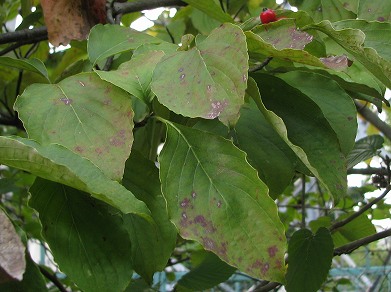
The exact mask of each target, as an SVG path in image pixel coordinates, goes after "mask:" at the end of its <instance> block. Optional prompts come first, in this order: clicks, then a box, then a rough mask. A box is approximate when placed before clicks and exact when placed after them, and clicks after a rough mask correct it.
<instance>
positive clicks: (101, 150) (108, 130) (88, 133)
mask: <svg viewBox="0 0 391 292" xmlns="http://www.w3.org/2000/svg"><path fill="white" fill-rule="evenodd" d="M15 109H16V110H17V111H18V112H19V117H20V119H21V120H22V121H23V124H24V127H25V128H26V131H27V133H28V135H29V138H31V139H34V140H36V141H37V142H39V143H41V144H42V145H47V144H50V143H57V144H60V145H63V146H65V147H67V148H68V149H70V150H72V151H73V152H75V153H77V154H78V155H80V156H82V157H85V158H88V159H89V160H91V161H92V162H93V163H94V164H95V165H97V166H98V167H99V168H100V169H101V170H102V171H103V172H104V173H105V174H106V175H107V176H108V177H109V178H111V179H114V180H120V179H121V178H122V175H123V169H124V165H125V161H126V159H127V158H128V157H129V153H130V148H131V146H132V143H133V133H132V130H133V111H132V108H131V103H130V96H129V94H127V93H125V92H124V91H122V90H121V89H119V88H117V87H115V86H113V85H112V84H110V83H107V82H105V81H102V80H101V79H100V78H99V77H98V76H97V75H96V74H95V73H84V74H79V75H75V76H72V77H70V78H67V79H64V80H62V81H61V82H59V83H58V84H33V85H31V86H29V87H28V88H27V89H26V90H25V91H24V92H23V94H22V95H21V96H19V97H18V99H17V101H16V103H15Z"/></svg>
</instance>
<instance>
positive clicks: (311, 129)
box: [253, 74, 347, 201]
mask: <svg viewBox="0 0 391 292" xmlns="http://www.w3.org/2000/svg"><path fill="white" fill-rule="evenodd" d="M253 77H254V78H255V81H256V82H257V84H258V87H259V90H260V93H261V97H262V100H260V99H259V98H258V99H256V100H255V101H256V103H257V105H258V108H259V109H260V110H261V111H262V112H263V114H264V115H265V117H266V118H267V119H268V121H269V123H270V124H271V125H272V126H273V127H274V128H275V130H276V131H277V132H278V133H279V135H280V136H281V138H283V139H284V141H285V143H287V144H288V145H289V147H290V148H291V149H292V150H293V151H294V152H295V153H296V155H297V156H298V157H299V158H300V160H301V161H302V162H303V163H304V164H305V166H306V167H308V169H309V170H310V171H311V172H312V173H313V174H314V175H315V176H316V177H317V178H318V179H319V181H320V182H321V183H322V184H323V185H324V187H325V188H326V189H327V190H328V192H329V193H330V194H331V195H332V196H333V197H334V200H336V201H338V200H339V199H340V198H342V197H343V196H345V195H346V189H347V182H346V175H347V174H346V166H345V157H344V155H343V153H342V152H341V149H340V146H339V142H338V139H337V136H336V134H335V132H334V130H333V129H332V128H331V126H330V124H329V123H328V121H327V119H326V118H325V117H324V115H323V113H322V111H321V109H320V108H319V107H318V106H317V105H316V104H315V103H314V102H313V101H312V99H310V98H309V97H307V96H306V95H304V94H303V93H301V92H300V91H299V90H297V89H295V88H293V87H291V86H290V85H288V84H287V83H285V82H284V81H283V80H281V79H279V78H277V77H273V76H271V75H266V74H254V75H253Z"/></svg>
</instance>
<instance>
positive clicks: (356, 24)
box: [333, 3, 391, 61]
mask: <svg viewBox="0 0 391 292" xmlns="http://www.w3.org/2000/svg"><path fill="white" fill-rule="evenodd" d="M388 5H389V6H390V8H391V3H390V4H388ZM333 26H334V28H335V29H336V30H340V29H349V28H353V29H359V30H361V31H362V32H363V33H365V41H364V47H367V48H373V49H375V50H376V52H377V54H379V56H381V57H382V58H384V59H386V60H387V61H391V52H390V50H389V47H390V45H391V36H390V34H391V23H389V22H378V21H366V20H361V19H354V20H345V21H339V22H336V23H333Z"/></svg>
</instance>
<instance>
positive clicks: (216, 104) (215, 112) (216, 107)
mask: <svg viewBox="0 0 391 292" xmlns="http://www.w3.org/2000/svg"><path fill="white" fill-rule="evenodd" d="M227 105H228V101H226V100H222V101H218V100H217V101H213V102H212V103H211V107H212V109H211V111H210V112H209V113H208V114H207V115H206V118H208V119H214V118H216V117H218V116H219V115H220V114H221V112H222V111H223V110H224V108H225V107H226V106H227Z"/></svg>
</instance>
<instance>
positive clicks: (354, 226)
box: [332, 213, 376, 247]
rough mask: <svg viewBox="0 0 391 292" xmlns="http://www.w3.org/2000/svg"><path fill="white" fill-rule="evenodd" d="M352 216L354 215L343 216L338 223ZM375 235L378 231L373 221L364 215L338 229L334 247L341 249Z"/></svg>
mask: <svg viewBox="0 0 391 292" xmlns="http://www.w3.org/2000/svg"><path fill="white" fill-rule="evenodd" d="M352 214H353V213H347V214H343V215H341V216H340V217H338V221H342V220H344V219H346V218H347V217H349V216H351V215H352ZM375 233H376V229H375V226H374V225H373V224H372V222H371V220H369V219H368V217H367V215H365V214H362V215H360V216H358V217H357V218H355V219H354V220H353V221H350V222H349V223H348V224H346V225H344V226H342V227H340V228H338V229H336V230H335V231H334V232H333V234H332V236H333V241H334V246H335V247H339V246H342V245H345V244H348V243H349V242H352V241H355V240H358V239H361V238H363V237H367V236H370V235H373V234H375Z"/></svg>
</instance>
